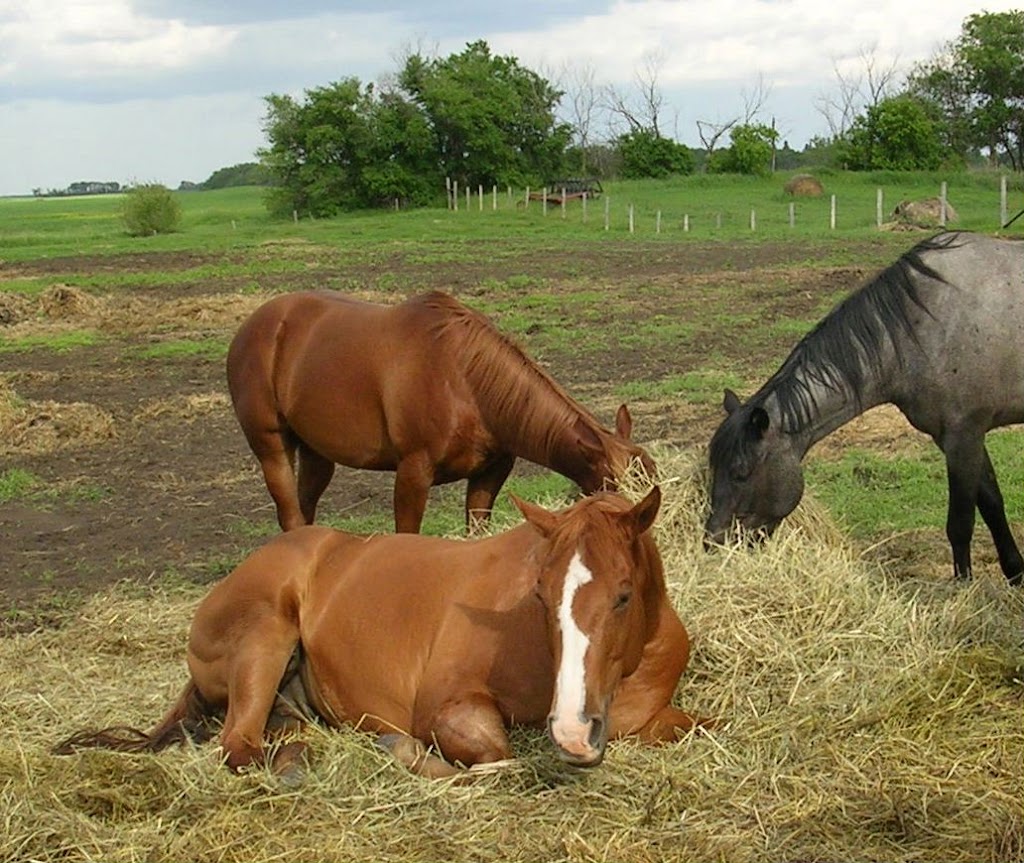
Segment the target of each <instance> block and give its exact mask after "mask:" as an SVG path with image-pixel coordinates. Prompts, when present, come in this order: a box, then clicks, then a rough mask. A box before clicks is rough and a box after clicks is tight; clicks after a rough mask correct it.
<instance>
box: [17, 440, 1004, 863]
mask: <svg viewBox="0 0 1024 863" xmlns="http://www.w3.org/2000/svg"><path fill="white" fill-rule="evenodd" d="M656 456H657V458H658V461H659V465H660V466H661V469H662V471H663V476H664V477H665V478H664V480H663V483H662V487H663V493H664V505H663V510H662V513H661V516H660V518H659V524H658V528H657V530H658V537H659V545H660V547H661V549H662V553H663V556H664V558H665V562H666V567H667V572H668V575H669V579H670V590H671V595H672V597H673V600H674V602H675V603H676V605H677V607H678V608H679V610H680V613H681V616H682V617H683V619H684V621H685V622H686V624H687V626H688V627H689V629H690V632H691V634H692V636H693V640H694V653H693V660H692V663H691V667H690V668H689V669H688V671H687V672H686V674H685V675H684V677H683V680H682V682H681V685H680V687H679V691H678V693H677V697H676V701H677V703H678V704H679V705H680V706H682V707H684V708H686V709H688V710H692V711H694V712H696V713H700V714H704V715H712V716H716V717H719V719H720V722H721V724H720V726H719V727H718V728H716V729H715V730H714V731H711V732H706V733H704V732H699V733H695V734H693V735H692V736H690V737H688V738H687V739H685V740H682V741H680V742H679V743H678V744H675V745H670V746H663V747H656V748H649V747H644V746H641V745H639V744H637V743H633V742H618V743H613V744H612V745H611V746H610V747H609V753H608V757H607V759H606V761H605V763H604V764H603V765H602V766H601V767H599V768H597V769H595V770H593V771H590V772H574V771H571V770H569V769H568V768H565V767H562V766H560V765H559V764H558V763H557V762H556V760H555V759H554V757H553V755H552V753H551V751H550V747H549V745H548V743H547V741H546V740H545V738H544V736H543V734H541V733H540V732H535V731H531V730H516V731H515V732H514V735H513V745H514V747H515V749H516V751H517V753H518V755H519V758H518V759H517V760H516V761H515V762H514V763H513V764H512V765H511V766H510V767H508V768H506V769H504V770H501V771H498V772H495V773H493V774H489V775H483V776H480V777H479V778H477V779H476V780H475V781H473V782H470V783H468V784H463V785H456V784H451V783H449V782H447V781H445V780H440V781H430V780H424V779H419V778H417V777H414V776H412V775H410V774H408V773H407V772H406V771H404V769H402V768H400V767H398V766H397V765H396V764H394V763H393V762H391V761H390V760H389V758H388V756H386V755H385V754H384V753H383V752H381V751H380V750H378V749H377V748H376V747H375V746H374V744H373V741H372V739H371V738H370V737H369V736H366V735H363V734H359V733H355V732H350V731H340V732H336V731H329V730H319V729H314V730H312V731H311V732H310V733H309V735H308V739H309V740H310V742H311V749H312V766H311V768H310V771H309V774H310V775H309V777H308V780H307V781H306V783H305V784H304V785H303V786H302V787H300V788H285V787H281V786H279V785H278V783H277V782H275V780H274V779H273V778H272V777H271V776H269V775H267V774H266V773H265V772H263V771H254V772H252V773H249V774H247V775H245V776H242V777H237V776H233V775H231V774H229V772H228V771H227V770H225V769H223V768H222V767H220V766H219V765H218V762H217V752H216V747H215V746H213V745H210V744H207V745H204V746H200V747H196V748H193V749H176V750H169V751H167V752H164V753H160V754H158V755H146V756H143V755H118V754H114V753H106V752H88V753H82V754H80V755H76V756H71V757H55V756H52V755H50V754H49V752H48V748H49V747H50V746H51V745H52V744H53V743H54V742H55V741H56V740H58V739H60V738H61V737H63V736H65V735H67V734H69V733H71V732H73V731H76V730H78V729H80V728H82V727H83V726H96V725H97V724H108V723H128V724H133V725H141V726H149V725H151V724H152V723H153V722H154V721H155V720H157V719H158V718H159V717H160V716H161V715H162V713H163V711H164V710H165V709H166V708H167V706H168V705H169V703H170V702H171V700H172V699H173V698H174V697H175V696H176V695H177V693H178V691H179V689H180V687H181V685H182V683H183V681H184V679H185V672H184V666H183V647H184V641H185V636H186V631H187V627H188V621H189V617H190V614H191V613H192V611H193V609H194V606H195V604H196V602H197V601H198V600H199V598H200V597H201V595H202V591H201V589H198V588H197V589H192V588H188V589H184V588H182V589H181V590H180V592H174V591H172V590H170V589H163V590H160V589H157V590H154V592H153V593H150V592H146V591H140V590H138V589H134V590H132V589H128V588H125V589H123V590H121V591H118V592H114V593H113V594H110V595H107V596H102V597H97V598H96V599H95V600H94V601H93V602H92V603H91V604H90V605H88V606H87V607H86V608H85V610H84V611H83V612H81V614H80V615H79V616H77V617H76V618H75V619H73V620H70V621H69V622H68V624H67V626H66V627H65V628H64V629H63V630H60V631H44V632H38V633H34V634H29V635H20V636H15V637H12V638H9V639H5V640H3V641H0V666H2V670H3V677H2V679H3V680H4V686H3V688H2V689H0V730H2V734H0V737H2V741H3V742H2V744H0V777H3V778H2V779H0V789H2V790H0V794H2V798H3V804H2V805H3V812H4V831H3V833H2V834H0V858H3V859H11V860H15V859H22V860H23V859H34V860H43V861H57V860H60V861H68V860H97V859H102V860H105V861H119V860H124V861H128V860H147V861H151V863H157V861H179V860H191V861H215V860H216V861H246V863H249V861H259V860H271V859H273V860H285V861H292V860H294V861H307V860H313V859H316V860H328V861H331V860H337V861H343V860H374V861H390V860H395V861H398V860H402V861H438V860H452V861H454V860H501V861H538V860H572V861H577V860H578V861H598V860H610V861H638V863H639V861H666V860H679V861H705V860H707V861H713V860H714V861H717V860H728V861H738V863H743V861H773V863H777V861H805V860H836V861H838V860H844V861H845V860H887V861H917V863H924V861H945V863H956V861H979V860H990V861H1013V860H1020V859H1021V855H1022V854H1024V804H1022V800H1024V723H1022V722H1021V715H1022V707H1024V685H1022V682H1021V673H1022V668H1021V665H1022V646H1021V637H1022V631H1024V600H1022V595H1021V591H1020V590H1017V591H1014V590H1011V589H1010V588H1008V587H1007V586H1006V584H1005V583H1004V581H1003V580H1002V577H1001V576H998V577H988V575H987V574H986V576H984V577H980V578H979V579H978V580H976V581H975V582H973V583H972V584H969V585H958V584H953V583H952V582H951V581H950V580H949V578H948V575H946V570H947V561H945V560H943V561H941V562H937V566H936V571H937V572H939V571H940V572H941V573H942V574H941V575H937V576H936V577H935V578H934V579H933V580H925V579H918V580H911V579H907V578H906V577H905V576H903V575H902V574H901V573H899V572H895V571H892V572H890V571H886V570H884V569H882V568H880V567H878V566H875V565H869V564H867V563H865V562H864V561H863V560H862V559H861V558H859V557H858V554H857V552H856V550H855V549H854V548H853V547H852V546H851V545H850V543H849V542H847V541H846V539H845V538H844V536H843V534H842V533H841V532H840V531H839V530H838V529H837V528H836V526H835V525H834V524H833V523H832V521H831V520H830V519H829V518H828V516H827V514H826V513H824V512H823V511H822V510H821V508H820V507H818V506H816V505H815V503H814V501H805V503H804V504H803V505H801V507H800V509H799V510H798V512H797V513H796V514H795V516H794V518H793V519H791V520H790V521H789V522H787V523H786V524H784V525H783V527H782V528H780V530H779V532H778V534H777V536H776V537H775V538H774V539H773V540H772V542H771V543H769V544H768V545H767V546H766V547H765V548H763V549H761V550H760V551H751V550H748V549H746V548H745V547H741V546H738V545H737V546H735V547H730V548H726V549H722V550H719V551H718V552H716V553H714V554H706V553H704V551H703V550H702V548H701V521H702V517H703V506H704V499H703V490H702V489H703V484H702V482H701V481H700V473H701V471H700V467H699V465H700V463H701V461H702V459H701V456H700V455H699V454H698V453H697V452H675V451H659V452H656ZM640 491H642V489H641V488H639V486H638V487H637V488H635V489H632V490H630V491H629V492H628V493H630V494H631V495H634V494H638V493H640ZM939 563H941V566H940V565H938V564H939ZM410 577H413V574H411V575H410Z"/></svg>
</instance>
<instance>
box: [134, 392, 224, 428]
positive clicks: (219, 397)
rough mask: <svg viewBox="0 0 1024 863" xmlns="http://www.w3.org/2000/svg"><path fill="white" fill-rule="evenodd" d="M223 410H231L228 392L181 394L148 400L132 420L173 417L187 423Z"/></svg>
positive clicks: (140, 421)
mask: <svg viewBox="0 0 1024 863" xmlns="http://www.w3.org/2000/svg"><path fill="white" fill-rule="evenodd" d="M221 411H229V412H230V411H231V399H230V398H229V397H228V395H227V394H226V393H218V392H214V393H188V394H179V395H174V396H171V397H170V398H165V399H153V400H151V401H149V402H147V403H146V404H144V405H143V406H142V407H141V408H140V409H139V410H138V411H136V413H135V415H134V416H133V417H132V422H133V423H134V424H144V423H149V422H153V421H155V420H161V419H166V418H168V417H172V418H174V419H176V420H181V421H183V422H185V423H194V422H195V421H196V420H200V419H205V418H206V417H208V416H209V415H210V414H211V413H217V412H221Z"/></svg>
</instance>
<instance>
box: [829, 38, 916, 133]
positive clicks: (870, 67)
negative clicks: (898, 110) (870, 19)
mask: <svg viewBox="0 0 1024 863" xmlns="http://www.w3.org/2000/svg"><path fill="white" fill-rule="evenodd" d="M877 50H878V48H877V46H876V45H870V46H867V47H862V48H861V49H860V50H859V51H858V53H857V59H858V61H859V65H858V67H857V69H856V70H854V71H851V72H844V71H843V70H842V68H840V64H839V61H837V60H833V61H832V71H833V74H834V75H835V80H836V84H835V87H834V88H833V90H831V91H827V92H823V93H820V94H819V95H818V97H817V98H816V99H815V103H814V107H815V109H816V110H817V111H818V113H819V114H821V116H822V117H823V118H824V120H825V123H826V124H827V125H828V130H829V135H830V137H831V138H832V139H833V140H834V139H836V138H841V137H842V136H843V135H845V134H846V133H847V132H848V131H849V129H850V126H851V125H853V121H854V120H855V119H856V118H857V116H858V115H859V114H861V113H863V112H864V111H865V110H866V109H867V108H872V107H874V106H876V105H878V104H879V103H880V102H881V101H883V100H884V99H886V98H888V96H889V94H890V93H891V92H892V89H893V86H894V85H895V83H896V81H897V78H898V77H899V74H900V72H899V59H898V58H894V59H893V60H892V61H891V62H890V63H883V62H882V61H881V60H880V59H879V57H878V55H877Z"/></svg>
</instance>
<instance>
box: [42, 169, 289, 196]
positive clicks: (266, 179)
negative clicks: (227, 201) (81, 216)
mask: <svg viewBox="0 0 1024 863" xmlns="http://www.w3.org/2000/svg"><path fill="white" fill-rule="evenodd" d="M270 182H271V178H270V174H269V173H268V171H267V169H266V168H264V167H263V166H262V165H260V164H259V163H257V162H242V163H241V164H238V165H232V166H231V167H229V168H219V169H218V170H216V171H214V172H213V173H212V174H210V176H209V177H208V178H207V179H206V180H204V181H203V182H202V183H193V182H192V181H190V180H182V181H181V183H180V184H179V186H178V191H180V192H194V191H201V190H203V189H227V188H229V187H231V186H268V185H270ZM130 188H132V186H131V184H125V185H122V184H121V183H117V182H114V181H113V180H108V181H98V180H79V181H78V182H76V183H71V184H70V185H69V186H68V187H67V188H65V189H42V188H37V189H33V190H32V194H33V195H35V197H37V198H65V197H70V196H71V195H116V194H118V193H119V192H126V191H128V190H129V189H130Z"/></svg>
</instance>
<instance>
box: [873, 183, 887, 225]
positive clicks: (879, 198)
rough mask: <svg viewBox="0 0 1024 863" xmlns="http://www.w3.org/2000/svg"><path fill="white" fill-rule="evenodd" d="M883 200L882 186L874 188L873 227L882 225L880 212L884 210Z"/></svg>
mask: <svg viewBox="0 0 1024 863" xmlns="http://www.w3.org/2000/svg"><path fill="white" fill-rule="evenodd" d="M882 202H883V193H882V187H881V186H879V187H878V188H877V189H875V227H877V228H881V227H882V213H883V211H884V210H885V206H884V204H883V203H882Z"/></svg>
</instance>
